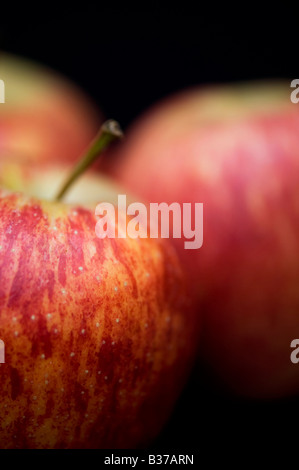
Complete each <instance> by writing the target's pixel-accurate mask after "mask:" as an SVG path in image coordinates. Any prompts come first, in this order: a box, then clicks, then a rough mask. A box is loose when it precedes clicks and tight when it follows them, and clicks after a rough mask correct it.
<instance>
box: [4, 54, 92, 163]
mask: <svg viewBox="0 0 299 470" xmlns="http://www.w3.org/2000/svg"><path fill="white" fill-rule="evenodd" d="M0 79H1V80H3V81H4V83H5V103H4V104H3V103H2V104H0V155H1V158H4V156H5V155H6V156H9V157H10V156H11V155H13V156H14V158H16V157H18V158H20V159H21V160H27V161H36V160H45V161H59V160H65V161H74V160H76V159H77V158H78V156H79V155H80V154H81V153H82V152H83V150H84V149H85V147H86V146H87V145H88V144H89V142H90V141H91V139H92V138H93V137H94V135H95V133H96V132H97V130H98V128H99V123H100V120H101V117H100V115H99V113H98V110H96V108H95V106H94V105H93V104H91V101H89V99H88V98H87V96H85V95H84V93H83V92H81V90H80V89H79V88H77V87H76V86H75V85H74V84H73V83H71V82H70V81H68V80H67V79H66V78H63V77H62V76H60V75H58V74H57V73H54V72H53V71H52V70H51V69H48V68H46V67H43V66H41V65H38V64H36V63H34V62H32V61H30V60H26V59H23V58H20V57H18V56H14V55H10V54H7V53H4V52H0Z"/></svg>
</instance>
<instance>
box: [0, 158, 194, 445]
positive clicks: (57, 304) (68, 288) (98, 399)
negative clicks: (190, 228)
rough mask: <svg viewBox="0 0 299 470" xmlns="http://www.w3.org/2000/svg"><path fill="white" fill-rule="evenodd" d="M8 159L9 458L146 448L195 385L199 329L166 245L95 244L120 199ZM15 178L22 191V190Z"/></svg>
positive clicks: (2, 165)
mask: <svg viewBox="0 0 299 470" xmlns="http://www.w3.org/2000/svg"><path fill="white" fill-rule="evenodd" d="M68 172H69V170H68V169H66V168H65V167H63V168H62V167H61V165H59V164H56V165H54V164H49V163H45V162H42V161H39V162H37V163H31V164H27V163H25V162H23V164H22V165H20V163H19V162H14V161H13V160H12V161H7V160H1V159H0V183H1V189H0V270H1V287H0V338H1V341H2V342H3V343H1V344H4V346H5V363H4V364H0V377H1V381H0V391H1V406H0V423H1V424H0V447H1V448H38V449H39V448H42V449H48V448H50V449H53V448H67V449H68V448H133V447H141V446H145V445H148V443H150V442H151V441H152V440H153V438H154V437H156V436H157V434H158V432H159V431H160V429H161V427H162V426H163V424H164V423H165V421H166V419H167V418H168V417H169V414H170V413H171V410H172V408H173V405H174V402H175V400H176V398H177V397H178V395H179V393H180V390H181V389H182V387H183V384H184V382H185V380H186V378H187V376H188V371H189V369H190V367H191V365H192V362H193V358H194V352H195V348H196V344H197V339H196V335H197V324H198V318H197V314H196V312H195V310H194V309H192V305H191V303H190V299H189V296H188V294H187V289H186V285H185V281H184V275H183V272H182V269H181V267H180V264H179V262H178V259H177V256H176V254H175V252H174V249H173V248H172V247H171V246H170V245H169V244H168V243H167V242H165V241H163V240H159V239H156V240H152V239H150V238H144V239H130V238H124V239H121V238H115V239H110V238H105V239H100V238H98V237H97V236H96V234H95V225H96V222H97V218H96V217H95V215H94V212H95V207H96V204H97V203H99V202H100V201H105V202H116V200H117V195H118V193H119V191H120V190H119V189H118V187H117V186H115V184H114V183H112V181H111V180H109V179H107V178H103V177H100V176H99V175H97V174H95V173H92V172H87V173H86V174H85V175H84V176H83V177H81V179H80V180H79V181H78V182H77V183H76V184H75V185H73V187H72V188H71V189H70V191H69V192H68V193H67V194H66V196H65V199H64V201H63V202H57V201H56V200H55V195H56V194H57V192H58V189H59V188H61V186H62V182H63V181H64V180H65V177H66V174H67V173H68ZM14 177H15V180H14Z"/></svg>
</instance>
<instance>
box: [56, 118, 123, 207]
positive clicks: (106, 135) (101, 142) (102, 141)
mask: <svg viewBox="0 0 299 470" xmlns="http://www.w3.org/2000/svg"><path fill="white" fill-rule="evenodd" d="M122 137H123V132H122V130H121V128H120V126H119V124H118V122H116V121H114V120H113V119H109V120H108V121H105V122H104V124H103V125H102V126H101V129H100V131H99V133H98V134H97V135H96V137H95V139H94V140H93V141H92V143H91V144H90V146H89V147H88V149H87V151H86V152H85V153H84V155H83V157H81V158H80V159H79V161H78V163H77V164H76V166H75V168H74V169H73V171H72V173H71V174H70V175H69V177H68V178H67V180H66V181H65V183H64V185H63V186H62V188H61V189H60V191H59V193H58V194H57V196H56V198H55V200H56V201H61V199H62V198H63V196H64V195H65V193H66V192H67V190H68V189H69V188H70V186H71V185H72V184H73V183H74V181H75V180H76V179H77V178H78V177H79V176H80V175H82V173H84V172H85V170H86V169H87V168H88V167H89V166H90V165H91V164H92V163H93V162H94V161H95V160H96V158H97V157H98V156H99V155H100V154H101V153H102V152H103V150H105V149H106V148H107V147H108V145H109V144H110V143H111V142H113V141H114V140H116V139H121V138H122Z"/></svg>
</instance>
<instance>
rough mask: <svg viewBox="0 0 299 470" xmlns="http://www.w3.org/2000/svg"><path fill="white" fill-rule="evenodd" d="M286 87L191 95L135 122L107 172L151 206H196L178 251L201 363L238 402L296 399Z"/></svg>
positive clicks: (298, 190) (292, 137)
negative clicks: (186, 242) (194, 240)
mask: <svg viewBox="0 0 299 470" xmlns="http://www.w3.org/2000/svg"><path fill="white" fill-rule="evenodd" d="M290 93H291V89H290V83H287V82H261V83H251V84H250V83H248V84H232V85H227V86H223V87H216V86H214V87H209V88H202V89H194V90H189V91H186V92H183V93H181V94H178V95H177V96H174V97H171V98H170V99H168V100H166V101H165V102H163V103H159V104H158V105H157V106H155V107H154V109H152V110H151V111H149V112H148V113H146V114H145V116H144V117H142V118H140V119H139V120H138V121H137V122H136V123H135V125H133V127H132V129H131V131H130V132H129V133H128V137H127V142H126V144H125V145H124V147H120V150H119V152H118V155H117V157H116V158H115V160H114V162H113V165H112V167H111V168H110V170H109V171H110V173H111V174H112V175H114V176H115V177H116V178H117V179H118V180H119V181H120V182H121V183H123V184H125V185H126V187H127V188H129V189H130V190H131V191H134V192H135V193H136V194H139V195H140V196H141V197H143V198H145V199H146V200H147V201H149V202H167V203H171V202H175V201H177V202H180V203H183V202H202V203H203V207H204V227H203V231H204V242H203V247H202V248H200V249H199V250H184V248H183V240H180V239H178V240H173V241H174V243H175V244H176V246H177V248H178V252H179V255H180V258H181V260H182V261H183V263H184V265H185V268H186V271H187V272H188V273H189V280H190V281H189V282H190V284H192V286H193V289H194V296H195V297H196V298H197V302H198V306H199V308H200V309H201V311H202V313H203V315H204V318H203V330H202V343H201V345H202V346H201V358H202V359H203V360H204V361H205V363H207V364H208V365H209V366H210V367H211V368H212V370H213V371H214V377H217V378H218V379H219V380H220V381H221V383H222V384H223V385H225V386H226V387H228V388H229V389H231V390H233V391H234V392H236V393H240V394H243V395H246V396H252V397H263V398H266V397H278V396H285V395H289V394H293V393H299V373H298V367H296V366H294V364H292V362H291V361H290V343H291V341H292V339H293V338H297V337H298V332H299V316H298V312H299V289H298V285H299V204H298V200H299V105H298V106H297V105H295V104H293V103H292V102H291V100H290Z"/></svg>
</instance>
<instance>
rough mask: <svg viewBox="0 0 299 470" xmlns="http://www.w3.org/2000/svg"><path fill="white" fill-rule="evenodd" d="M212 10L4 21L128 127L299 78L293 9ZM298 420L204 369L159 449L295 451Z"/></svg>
mask: <svg viewBox="0 0 299 470" xmlns="http://www.w3.org/2000/svg"><path fill="white" fill-rule="evenodd" d="M21 8H22V9H21ZM213 9H214V11H213V12H211V13H207V12H203V11H199V12H191V11H189V10H188V8H187V5H181V7H180V9H177V10H176V9H174V7H172V9H171V10H166V9H165V10H162V9H161V8H160V9H158V8H156V7H155V5H154V7H153V8H152V9H151V10H147V11H145V10H142V11H141V10H131V11H128V9H127V8H126V9H124V8H122V9H118V8H109V7H108V6H107V5H103V4H101V3H95V4H94V6H90V5H89V4H88V3H86V2H82V5H81V7H79V6H77V7H76V6H72V7H70V8H66V7H62V6H60V9H58V10H55V11H54V10H53V5H52V4H51V5H50V4H48V5H47V4H43V5H42V6H40V7H39V9H33V10H30V12H29V10H28V5H27V4H26V6H25V7H20V6H17V5H16V6H15V11H14V13H13V14H11V12H10V14H6V13H5V12H2V14H1V15H0V47H1V48H2V49H4V50H8V51H10V52H14V53H18V54H21V55H24V56H28V57H30V58H33V59H36V60H38V61H40V62H42V63H44V64H46V65H49V66H51V67H53V68H54V69H56V70H58V71H60V72H62V73H63V74H65V75H66V76H68V77H69V78H71V79H72V80H74V81H75V82H77V84H79V85H80V86H81V87H82V88H84V89H85V91H87V92H88V93H89V95H90V96H91V97H92V99H93V100H94V101H95V102H96V103H97V104H98V105H99V107H100V108H101V109H102V110H103V111H104V113H105V115H106V116H107V117H111V118H115V119H117V120H118V121H119V122H120V123H121V125H122V127H123V128H124V129H126V127H127V126H128V125H129V124H130V123H131V122H132V121H133V120H134V119H136V118H137V117H138V115H139V114H140V113H141V112H143V111H144V110H145V109H146V108H147V107H148V106H150V105H151V104H152V103H154V102H156V101H158V100H159V99H161V98H162V97H164V96H166V95H169V94H171V93H173V92H175V91H177V90H179V89H182V88H184V87H188V86H192V85H196V84H204V83H218V82H230V81H238V80H251V79H260V78H276V77H279V78H287V79H290V80H291V79H293V78H296V77H297V76H298V73H296V72H297V71H298V59H299V52H297V51H299V48H298V45H299V36H297V34H296V31H297V29H298V26H297V24H298V21H297V19H296V13H295V12H294V11H293V10H292V9H291V7H290V8H289V9H288V8H287V7H286V8H285V9H284V11H282V10H281V8H280V9H278V10H276V11H275V12H274V11H273V7H271V9H270V8H269V10H268V11H267V14H266V16H263V17H262V16H261V11H260V10H259V9H258V8H256V9H255V10H253V8H252V7H250V8H249V6H248V5H247V4H244V3H242V5H240V6H239V9H238V10H234V11H233V12H232V13H231V12H228V11H224V12H219V11H218V7H217V6H216V5H213ZM274 13H275V14H274ZM296 36H297V38H298V39H297V38H296ZM296 41H297V42H296ZM296 46H297V47H296ZM220 360H221V358H220ZM298 374H299V369H298ZM297 417H298V403H297V400H296V399H292V400H290V399H289V400H287V401H286V400H284V401H279V402H267V403H266V402H264V403H263V402H248V401H245V400H241V399H238V398H236V397H233V396H230V395H229V394H226V393H225V392H223V391H222V390H221V388H220V387H219V385H214V384H213V382H212V381H211V380H209V378H208V376H207V374H206V373H205V371H204V370H202V372H201V375H198V374H193V376H192V378H191V380H190V382H189V384H188V386H187V388H186V389H185V392H184V393H183V395H182V397H181V399H180V400H179V402H178V405H177V407H176V410H175V413H174V414H173V416H172V418H171V420H170V422H169V423H168V425H167V426H166V428H165V430H164V431H163V433H162V434H161V435H160V437H159V438H158V439H157V441H156V442H155V444H154V448H155V449H165V448H174V449H178V448H182V449H191V448H193V449H195V448H196V449H198V450H200V451H204V450H205V449H207V448H209V449H212V450H211V452H217V450H218V449H219V448H220V446H221V448H223V447H224V448H226V449H227V450H228V451H232V452H234V451H235V449H236V448H239V446H242V447H243V446H245V447H246V451H247V454H246V455H248V453H254V452H256V450H257V449H258V448H261V447H263V448H265V445H270V447H271V448H274V447H275V446H281V444H282V442H287V443H289V445H290V446H291V440H292V439H294V438H296V434H297V431H296V429H297Z"/></svg>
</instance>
